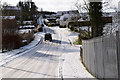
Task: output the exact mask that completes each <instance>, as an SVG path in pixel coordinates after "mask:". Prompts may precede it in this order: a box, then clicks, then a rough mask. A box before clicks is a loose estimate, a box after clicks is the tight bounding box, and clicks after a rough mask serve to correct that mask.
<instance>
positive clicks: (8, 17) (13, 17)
mask: <svg viewBox="0 0 120 80" xmlns="http://www.w3.org/2000/svg"><path fill="white" fill-rule="evenodd" d="M1 17H2V19H15V16H1Z"/></svg>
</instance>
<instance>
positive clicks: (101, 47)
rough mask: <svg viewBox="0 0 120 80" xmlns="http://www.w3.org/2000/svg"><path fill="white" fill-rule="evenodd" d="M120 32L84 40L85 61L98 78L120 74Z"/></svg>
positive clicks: (115, 76) (113, 76) (116, 76)
mask: <svg viewBox="0 0 120 80" xmlns="http://www.w3.org/2000/svg"><path fill="white" fill-rule="evenodd" d="M118 33H119V32H117V33H113V34H109V35H107V36H102V37H98V38H93V39H90V40H83V62H84V63H85V65H86V67H87V68H88V69H89V71H90V72H91V73H92V74H93V75H95V76H96V77H98V78H118V75H120V41H119V40H120V37H119V36H120V35H119V34H118ZM119 78H120V76H119Z"/></svg>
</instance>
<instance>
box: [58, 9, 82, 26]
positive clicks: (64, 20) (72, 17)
mask: <svg viewBox="0 0 120 80" xmlns="http://www.w3.org/2000/svg"><path fill="white" fill-rule="evenodd" d="M79 18H80V14H79V12H77V11H68V14H64V15H62V16H61V17H60V20H59V23H60V26H61V27H66V26H67V24H68V22H71V21H73V22H75V21H78V19H79Z"/></svg>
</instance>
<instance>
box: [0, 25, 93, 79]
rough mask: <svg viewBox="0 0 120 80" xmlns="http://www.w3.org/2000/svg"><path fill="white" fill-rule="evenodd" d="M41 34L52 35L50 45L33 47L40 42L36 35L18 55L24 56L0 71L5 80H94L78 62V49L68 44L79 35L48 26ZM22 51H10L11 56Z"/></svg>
mask: <svg viewBox="0 0 120 80" xmlns="http://www.w3.org/2000/svg"><path fill="white" fill-rule="evenodd" d="M44 32H49V33H51V34H52V37H53V41H52V42H46V41H43V42H42V43H41V44H38V45H37V46H35V47H33V45H36V43H37V42H39V40H40V39H41V37H42V36H41V35H44V33H38V34H36V37H37V39H35V40H36V42H34V43H33V44H31V47H30V45H28V46H25V47H22V48H21V49H23V50H24V49H28V50H27V51H23V52H22V53H21V54H24V55H21V56H19V57H16V59H14V60H12V61H10V62H8V63H7V64H4V65H3V66H1V67H0V69H1V68H2V70H3V75H2V76H3V77H4V78H62V77H63V78H94V77H93V76H92V75H90V74H89V73H88V72H87V71H86V69H85V67H84V66H83V65H82V63H81V61H80V46H75V45H72V46H71V44H70V41H72V42H74V41H75V40H76V39H77V36H78V33H75V32H71V31H70V30H69V29H67V28H59V27H51V28H48V27H47V26H46V27H45V29H44ZM38 36H39V37H38ZM69 40H70V41H69ZM21 49H18V50H15V51H14V50H13V52H11V53H12V55H15V54H14V52H16V51H18V52H19V51H20V50H21ZM6 55H7V56H8V55H9V53H7V54H6ZM6 55H4V56H6ZM4 71H5V72H4Z"/></svg>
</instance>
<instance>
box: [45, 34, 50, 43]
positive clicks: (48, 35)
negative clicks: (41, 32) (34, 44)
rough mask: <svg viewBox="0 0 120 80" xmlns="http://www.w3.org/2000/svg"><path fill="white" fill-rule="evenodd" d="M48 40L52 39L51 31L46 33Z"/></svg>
mask: <svg viewBox="0 0 120 80" xmlns="http://www.w3.org/2000/svg"><path fill="white" fill-rule="evenodd" d="M46 40H48V41H52V35H51V34H50V33H46V34H45V41H46Z"/></svg>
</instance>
